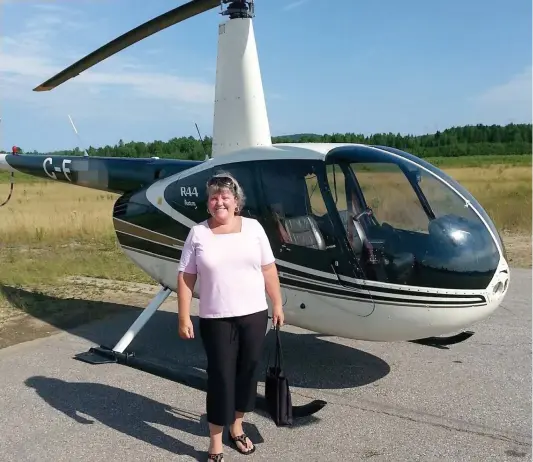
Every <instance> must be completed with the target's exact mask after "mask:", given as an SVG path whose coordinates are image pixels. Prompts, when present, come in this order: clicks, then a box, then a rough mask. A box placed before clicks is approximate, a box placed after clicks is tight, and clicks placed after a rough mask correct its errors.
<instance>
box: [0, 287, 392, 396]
mask: <svg viewBox="0 0 533 462" xmlns="http://www.w3.org/2000/svg"><path fill="white" fill-rule="evenodd" d="M0 293H1V294H2V295H3V296H4V297H5V298H6V299H8V300H9V301H10V303H11V304H12V305H13V306H15V307H18V308H20V309H23V310H24V311H25V312H27V313H28V314H30V315H32V316H35V317H36V318H38V319H42V320H44V321H46V322H47V323H49V324H51V325H53V326H54V327H56V328H58V329H61V330H63V331H66V332H69V333H71V334H73V335H76V336H78V337H80V338H84V339H86V340H88V341H90V342H92V343H93V344H94V346H98V345H105V346H107V347H110V348H112V347H113V346H114V345H115V344H116V342H117V341H118V340H119V339H120V337H122V335H123V334H124V333H125V332H126V330H127V329H128V328H129V327H130V326H131V324H132V323H133V321H134V320H135V319H136V318H137V316H138V315H139V313H140V312H141V311H142V310H141V309H139V308H138V307H132V306H130V305H121V304H114V303H106V302H98V301H90V300H83V299H75V298H74V299H69V300H63V299H57V298H55V297H52V296H49V295H44V294H36V293H33V292H30V291H26V290H23V289H20V288H14V287H7V286H1V285H0ZM43 303H46V304H49V305H50V306H54V304H57V303H68V304H69V307H72V310H73V311H74V312H78V311H80V310H81V309H82V308H83V310H84V311H87V310H89V311H90V310H95V311H102V310H104V309H105V310H106V311H108V312H109V311H110V312H114V313H120V315H117V316H110V317H107V318H105V319H101V320H97V321H94V322H91V323H89V324H83V325H78V324H76V323H75V322H74V321H72V319H71V318H70V317H67V319H66V320H62V319H60V318H59V319H58V318H56V317H53V316H49V317H48V318H47V317H46V316H44V317H43V316H42V315H41V312H42V311H41V310H39V309H35V307H36V305H38V304H43ZM43 318H44V319H43ZM192 321H193V325H194V329H195V333H196V335H195V338H194V339H192V340H183V339H180V338H179V337H178V334H177V316H176V313H172V312H167V311H157V312H156V313H155V314H154V315H153V316H152V317H151V319H150V320H149V321H148V322H147V323H146V324H145V326H144V327H143V329H142V330H141V331H140V332H139V333H138V335H137V336H136V337H135V338H134V340H133V341H132V342H131V343H130V345H129V347H128V348H127V351H132V352H135V356H136V357H138V358H146V359H150V360H151V361H152V360H153V361H155V362H156V363H160V364H163V365H167V366H171V367H173V366H176V367H177V368H182V367H183V368H194V369H197V370H198V369H200V370H202V371H205V369H206V367H207V363H206V358H205V353H204V350H203V346H202V342H201V339H200V336H199V328H198V318H197V317H196V316H193V317H192ZM321 337H322V336H321V335H320V334H316V333H303V334H295V333H292V332H288V331H287V330H286V329H282V330H281V332H280V339H281V345H282V349H283V361H284V369H285V371H286V374H287V376H288V378H289V380H290V383H291V386H296V387H301V388H308V389H317V390H327V389H330V390H331V389H342V388H356V387H360V386H364V385H368V384H370V383H373V382H376V381H378V380H380V379H381V378H383V377H385V376H386V375H387V374H388V373H389V372H390V366H389V365H388V364H387V363H386V362H385V361H383V360H382V359H381V358H379V357H377V356H374V355H372V354H370V353H367V352H365V351H362V350H358V349H356V348H353V347H350V346H345V345H341V344H338V343H334V342H332V341H329V340H328V339H327V338H321ZM274 347H275V336H274V335H273V332H270V333H269V335H268V336H267V337H266V339H265V346H264V351H263V356H262V359H261V361H260V364H259V366H258V371H259V383H264V380H263V379H264V375H265V374H264V373H265V371H266V367H267V365H268V364H269V363H272V362H273V358H274V356H273V355H274ZM80 353H81V352H80Z"/></svg>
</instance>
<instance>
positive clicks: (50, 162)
mask: <svg viewBox="0 0 533 462" xmlns="http://www.w3.org/2000/svg"><path fill="white" fill-rule="evenodd" d="M46 164H50V165H52V158H51V157H47V158H46V159H44V162H43V169H44V173H46V174H47V175H48V176H49V177H50V178H52V179H54V180H57V177H56V174H55V173H54V172H49V171H48V170H46Z"/></svg>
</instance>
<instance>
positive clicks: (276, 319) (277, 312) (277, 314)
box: [272, 305, 285, 327]
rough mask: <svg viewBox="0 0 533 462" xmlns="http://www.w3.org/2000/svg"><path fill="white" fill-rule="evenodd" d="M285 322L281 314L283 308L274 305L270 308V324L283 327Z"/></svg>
mask: <svg viewBox="0 0 533 462" xmlns="http://www.w3.org/2000/svg"><path fill="white" fill-rule="evenodd" d="M284 322H285V315H284V314H283V307H282V306H281V305H275V306H274V307H273V308H272V324H273V325H274V326H276V325H278V326H279V327H281V326H283V323H284Z"/></svg>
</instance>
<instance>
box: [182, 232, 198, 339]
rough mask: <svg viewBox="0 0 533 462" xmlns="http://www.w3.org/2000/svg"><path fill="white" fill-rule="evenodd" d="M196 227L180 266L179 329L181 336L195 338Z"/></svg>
mask: <svg viewBox="0 0 533 462" xmlns="http://www.w3.org/2000/svg"><path fill="white" fill-rule="evenodd" d="M193 237H194V229H193V228H192V229H191V230H190V231H189V235H188V236H187V239H186V240H185V244H184V246H183V250H182V252H181V258H180V263H179V266H178V331H179V335H180V337H181V338H194V331H193V326H192V321H191V300H192V293H193V290H194V284H195V283H196V273H197V268H196V251H195V248H194V247H195V245H194V243H193Z"/></svg>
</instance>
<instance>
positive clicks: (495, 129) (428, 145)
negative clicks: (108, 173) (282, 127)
mask: <svg viewBox="0 0 533 462" xmlns="http://www.w3.org/2000/svg"><path fill="white" fill-rule="evenodd" d="M531 133H532V124H508V125H505V126H501V125H481V124H478V125H465V126H462V127H451V128H447V129H446V130H443V131H437V132H435V133H432V134H427V135H417V136H415V135H402V134H400V133H397V134H394V133H376V134H374V135H370V136H365V135H361V134H356V133H332V134H324V135H318V134H315V133H297V134H290V135H284V136H274V137H272V142H273V143H306V142H311V143H313V142H317V143H362V144H373V145H385V146H390V147H394V148H397V149H402V150H405V151H408V152H410V153H412V154H414V155H416V156H419V157H462V156H491V155H497V156H505V155H517V154H519V155H523V154H531V151H532V144H531ZM211 141H212V139H211V138H209V137H205V138H204V141H203V146H202V143H200V141H199V140H197V139H196V138H195V137H193V136H187V137H181V138H172V139H170V140H168V141H160V140H156V141H152V142H148V143H146V142H143V141H131V142H128V143H124V141H122V140H119V142H118V143H117V144H116V145H115V146H101V147H98V148H95V147H92V146H91V147H89V149H88V150H87V151H88V153H89V155H90V156H114V157H150V156H158V157H161V158H174V159H191V160H203V159H204V158H205V151H207V152H208V153H210V152H211ZM23 149H24V147H23V146H22V147H21V151H22V152H24V150H23ZM204 150H205V151H204ZM28 154H48V155H54V154H55V155H65V156H77V155H82V154H83V153H82V152H81V151H80V149H79V148H75V149H73V150H69V151H55V152H46V153H39V152H37V151H33V152H28Z"/></svg>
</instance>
